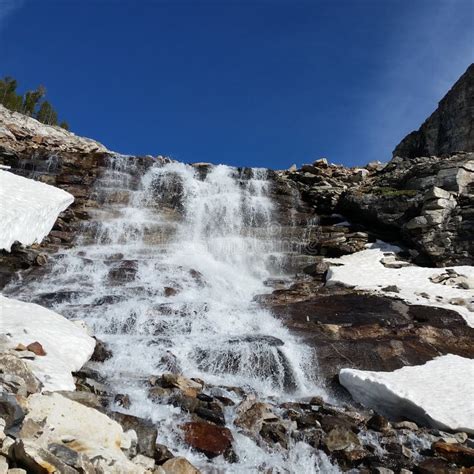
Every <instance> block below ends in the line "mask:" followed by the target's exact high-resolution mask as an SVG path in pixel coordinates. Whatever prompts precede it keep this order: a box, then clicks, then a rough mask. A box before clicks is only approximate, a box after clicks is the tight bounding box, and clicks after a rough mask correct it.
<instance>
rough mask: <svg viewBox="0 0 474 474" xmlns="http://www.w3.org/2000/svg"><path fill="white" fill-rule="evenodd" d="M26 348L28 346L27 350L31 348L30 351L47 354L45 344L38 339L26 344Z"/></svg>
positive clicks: (41, 354) (39, 354) (42, 354)
mask: <svg viewBox="0 0 474 474" xmlns="http://www.w3.org/2000/svg"><path fill="white" fill-rule="evenodd" d="M26 348H27V350H29V351H30V352H33V353H34V354H36V355H37V356H45V355H46V351H45V350H44V349H43V346H42V345H41V344H40V343H39V342H38V341H35V342H32V343H31V344H28V345H27V346H26Z"/></svg>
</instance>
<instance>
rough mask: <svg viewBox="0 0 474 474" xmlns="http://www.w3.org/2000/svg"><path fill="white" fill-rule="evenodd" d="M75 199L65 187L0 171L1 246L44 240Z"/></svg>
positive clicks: (6, 248)
mask: <svg viewBox="0 0 474 474" xmlns="http://www.w3.org/2000/svg"><path fill="white" fill-rule="evenodd" d="M73 201H74V197H73V196H72V195H71V194H69V193H67V192H66V191H63V190H62V189H58V188H55V187H54V186H50V185H48V184H44V183H40V182H39V181H34V180H32V179H27V178H23V177H22V176H17V175H15V174H13V173H10V172H8V171H3V170H0V203H1V205H0V223H1V224H0V249H5V250H7V251H10V249H11V246H12V244H13V243H14V242H15V241H18V242H20V243H22V244H23V245H31V244H33V243H35V242H41V241H42V240H43V239H44V237H46V235H48V233H49V231H50V230H51V229H52V227H53V225H54V223H55V222H56V219H57V218H58V215H59V214H60V213H61V212H62V211H64V209H66V208H67V207H68V206H69V205H70V204H71V203H72V202H73Z"/></svg>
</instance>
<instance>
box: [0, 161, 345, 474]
mask: <svg viewBox="0 0 474 474" xmlns="http://www.w3.org/2000/svg"><path fill="white" fill-rule="evenodd" d="M270 186H271V181H270V180H269V179H268V172H267V170H264V169H243V170H240V169H236V168H232V167H229V166H223V165H219V166H197V167H196V166H190V165H186V164H183V163H176V162H170V163H162V162H160V161H156V162H155V163H154V164H153V165H152V166H151V167H149V168H148V169H147V170H146V171H145V172H144V171H143V169H142V168H140V167H138V165H137V163H136V161H134V159H133V157H127V156H120V155H116V156H114V157H111V158H110V161H109V165H108V168H107V170H106V171H105V172H104V174H103V176H102V177H101V178H100V179H99V180H98V181H97V183H96V185H95V193H94V194H95V195H94V198H95V199H96V201H97V202H98V206H97V209H96V210H95V211H94V213H93V215H92V216H91V218H90V219H89V220H88V221H86V223H85V224H84V227H83V229H82V232H81V234H80V236H79V238H78V240H77V242H76V244H75V245H74V246H73V247H72V248H71V249H67V250H62V251H60V252H59V253H57V254H55V255H54V256H53V257H52V258H51V270H50V271H49V272H48V275H47V277H44V278H41V279H38V280H29V281H24V282H18V281H17V282H14V283H12V284H11V285H10V287H8V288H6V289H5V294H8V295H12V296H14V297H15V298H19V299H21V300H26V301H33V302H39V303H40V304H44V305H45V306H48V307H50V308H51V309H53V310H55V311H57V312H58V313H60V314H62V315H64V316H66V317H68V318H69V319H72V320H82V321H85V323H86V324H87V326H88V327H90V328H91V330H92V332H93V334H94V335H96V336H97V338H98V339H100V340H102V341H104V342H105V343H106V344H107V345H108V346H109V348H110V349H111V351H112V354H113V356H112V357H111V358H110V359H109V360H107V361H105V362H104V363H102V364H96V366H95V367H94V368H95V369H97V370H98V371H99V372H100V373H101V375H103V376H104V378H105V379H106V380H107V383H108V384H109V385H110V386H111V387H112V389H113V391H114V392H116V393H121V394H126V395H127V396H128V397H129V398H130V400H131V406H130V408H129V409H127V410H125V409H124V408H123V407H120V406H117V407H115V409H117V410H120V411H124V412H128V413H131V414H133V415H136V416H139V417H142V418H147V419H150V420H152V421H153V422H155V423H156V424H157V426H158V442H160V443H163V444H165V445H167V446H170V447H171V448H172V450H173V452H174V454H176V455H183V456H185V457H186V458H187V459H189V460H190V461H191V462H192V463H193V464H195V465H196V466H197V467H199V468H200V469H202V470H203V472H211V471H212V472H242V473H244V472H245V473H248V472H262V470H266V469H274V471H273V472H305V473H311V472H325V473H326V472H336V471H337V470H336V468H334V467H333V466H331V464H330V463H329V461H328V459H327V458H326V456H325V455H324V454H323V453H322V452H319V451H317V450H314V449H313V448H311V447H310V446H308V445H306V444H304V443H302V442H299V443H294V444H293V445H292V446H291V447H290V449H289V450H288V451H287V452H286V451H284V450H282V449H281V450H278V451H277V450H274V451H273V450H271V449H270V448H266V447H261V446H257V444H256V443H255V442H254V441H253V440H252V439H251V438H249V437H247V436H244V435H243V434H241V433H239V432H238V431H237V429H235V428H234V427H233V425H232V420H233V418H234V417H235V409H234V408H231V407H228V408H226V412H225V416H226V419H227V421H228V423H227V426H229V427H230V428H231V429H232V431H233V436H234V440H235V441H234V450H235V452H236V454H237V457H238V462H237V463H232V464H229V463H228V462H227V461H226V460H225V459H224V458H223V457H222V456H219V457H218V458H215V459H214V460H213V461H212V462H211V461H209V460H208V459H207V458H206V457H205V456H204V455H201V454H199V453H196V452H191V451H190V450H189V448H188V447H187V446H186V445H184V444H183V442H182V441H181V434H180V430H179V424H180V423H183V422H185V421H188V420H189V419H190V416H189V415H188V414H186V413H185V412H183V411H182V410H181V409H180V408H178V407H175V406H172V405H171V404H168V403H167V402H166V400H164V401H162V402H161V403H157V402H156V400H155V401H153V400H151V399H150V398H149V397H148V392H147V388H146V387H147V381H148V379H149V377H150V376H152V375H160V374H162V373H166V372H170V371H171V372H173V371H174V372H179V373H182V374H183V375H184V376H186V377H195V378H199V379H203V380H204V381H205V382H206V384H207V386H208V387H209V386H210V387H211V388H210V393H211V394H212V393H214V394H216V395H223V396H226V397H228V398H229V399H231V400H233V401H234V402H235V403H236V404H237V403H239V402H240V401H241V399H242V398H241V396H239V395H238V392H236V391H235V390H232V387H240V388H243V389H244V390H245V391H246V392H247V393H253V394H255V395H256V396H257V397H258V398H261V399H274V400H275V399H276V400H290V399H298V398H302V397H307V396H314V395H322V394H323V390H322V388H321V387H320V385H319V384H318V381H317V378H316V374H317V369H316V367H317V360H316V357H315V354H314V353H313V351H312V350H311V349H310V348H309V347H307V346H306V345H304V344H303V343H302V342H301V341H300V340H299V339H298V338H296V337H295V336H293V335H292V334H291V333H290V332H289V331H288V329H287V328H286V327H285V326H284V325H283V324H282V323H281V322H280V321H279V320H277V319H276V318H275V317H274V316H273V315H272V314H271V312H270V311H269V310H267V309H264V308H262V307H261V306H260V305H259V304H258V303H257V302H256V301H255V296H257V295H259V294H263V293H268V292H269V291H271V287H270V286H269V285H268V282H269V281H271V280H272V279H275V278H281V277H285V270H284V265H283V262H284V260H285V253H284V250H285V249H284V246H282V243H281V240H280V236H279V235H278V232H276V230H275V229H277V228H278V226H276V225H275V223H278V209H277V207H276V205H275V203H274V202H273V201H272V199H271V197H270ZM266 283H267V284H266Z"/></svg>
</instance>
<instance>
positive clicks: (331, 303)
mask: <svg viewBox="0 0 474 474" xmlns="http://www.w3.org/2000/svg"><path fill="white" fill-rule="evenodd" d="M266 304H267V305H268V306H270V307H271V308H272V310H273V312H274V314H276V315H277V316H278V317H280V318H281V319H282V320H283V321H284V322H285V324H286V325H287V326H288V327H289V328H290V329H291V330H292V331H293V332H295V333H296V334H298V335H299V336H301V337H302V338H303V340H305V341H306V343H308V344H309V345H311V346H312V347H314V348H315V349H316V352H317V358H318V364H317V365H315V372H316V374H317V375H318V376H319V377H322V378H323V379H324V380H325V381H326V383H327V385H328V388H330V389H331V390H334V391H335V392H337V393H338V394H339V395H344V393H345V392H344V391H341V390H342V389H341V388H340V387H339V383H338V378H337V374H338V372H339V370H340V369H341V368H343V367H351V368H357V369H363V370H379V371H392V370H395V369H398V368H401V367H403V366H405V365H407V364H411V365H420V364H423V363H425V362H427V361H428V360H431V359H433V358H434V357H436V356H438V355H440V354H448V353H453V354H457V355H460V356H462V357H468V358H471V357H474V349H473V347H474V329H473V328H470V327H469V326H468V325H467V324H466V322H465V321H464V319H463V318H462V317H461V316H460V315H459V314H458V313H456V312H454V311H451V310H446V309H441V308H433V307H427V306H420V305H408V304H406V303H404V302H403V301H400V300H394V299H391V298H388V297H383V296H375V295H369V294H364V293H362V292H355V291H353V290H350V289H338V288H321V287H319V289H317V290H316V291H315V290H314V286H311V285H308V284H306V283H304V284H302V285H300V286H297V285H295V286H293V287H291V288H290V289H289V290H287V291H280V292H278V294H276V295H274V298H272V299H268V300H267V302H266Z"/></svg>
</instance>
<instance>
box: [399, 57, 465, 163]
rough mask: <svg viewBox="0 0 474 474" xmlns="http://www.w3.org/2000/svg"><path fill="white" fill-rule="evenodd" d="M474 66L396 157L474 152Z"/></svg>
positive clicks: (409, 135) (442, 100)
mask: <svg viewBox="0 0 474 474" xmlns="http://www.w3.org/2000/svg"><path fill="white" fill-rule="evenodd" d="M473 122H474V64H471V65H470V66H469V67H468V68H467V70H466V72H465V73H464V74H463V75H462V76H461V77H460V78H459V79H458V81H457V82H456V83H455V84H454V86H453V87H452V88H451V90H450V91H449V92H448V93H447V94H446V95H445V96H444V97H443V99H441V101H440V102H439V104H438V108H437V109H436V110H435V111H434V112H433V113H432V114H431V116H430V117H429V118H428V119H427V120H426V121H425V122H424V123H423V125H422V126H421V127H420V129H419V130H417V131H413V132H411V133H409V134H408V135H407V136H406V137H405V138H404V139H403V140H402V141H401V142H400V143H399V144H398V145H397V147H396V148H395V150H394V151H393V156H401V157H405V158H415V157H417V156H433V155H435V156H440V155H445V154H451V153H454V152H459V151H474V128H473V126H472V124H473Z"/></svg>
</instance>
